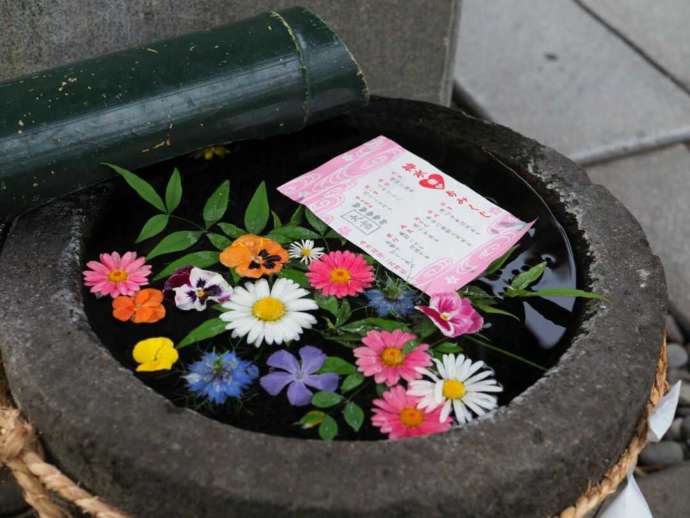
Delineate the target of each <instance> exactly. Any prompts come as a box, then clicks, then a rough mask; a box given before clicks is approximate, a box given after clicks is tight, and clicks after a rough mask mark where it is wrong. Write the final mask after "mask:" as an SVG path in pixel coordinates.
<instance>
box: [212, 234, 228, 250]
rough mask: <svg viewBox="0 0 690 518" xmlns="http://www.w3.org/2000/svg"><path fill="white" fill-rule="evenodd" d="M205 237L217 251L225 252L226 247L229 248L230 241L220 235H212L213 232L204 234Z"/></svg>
mask: <svg viewBox="0 0 690 518" xmlns="http://www.w3.org/2000/svg"><path fill="white" fill-rule="evenodd" d="M206 237H208V240H209V241H210V242H211V244H212V245H213V246H215V247H216V248H217V249H218V250H221V251H222V250H225V249H226V248H227V247H229V246H230V243H232V241H231V240H230V239H228V238H227V237H225V236H224V235H222V234H214V233H213V232H209V233H208V234H206Z"/></svg>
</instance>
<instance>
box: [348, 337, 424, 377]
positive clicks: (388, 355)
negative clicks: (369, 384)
mask: <svg viewBox="0 0 690 518" xmlns="http://www.w3.org/2000/svg"><path fill="white" fill-rule="evenodd" d="M415 338H417V337H416V336H415V335H413V334H410V333H406V332H404V331H400V330H396V331H369V332H368V333H367V335H366V336H365V337H364V338H362V343H363V344H364V347H357V348H356V349H355V350H354V351H352V352H353V353H354V355H355V356H356V357H357V362H356V363H357V367H358V368H359V371H360V372H361V373H362V374H364V375H365V376H373V377H374V381H376V383H385V384H386V385H388V386H389V387H392V386H393V385H395V384H396V383H398V382H399V381H400V378H403V379H404V380H405V381H412V380H415V379H419V378H421V377H422V375H421V374H420V373H419V372H417V370H416V369H417V368H422V367H428V366H430V365H431V356H430V355H429V353H427V352H426V351H427V349H428V348H429V346H428V345H427V344H419V345H418V346H417V347H415V348H414V349H413V350H412V351H411V352H409V353H407V354H405V352H404V350H403V349H404V346H405V344H406V343H407V342H409V341H410V340H414V339H415Z"/></svg>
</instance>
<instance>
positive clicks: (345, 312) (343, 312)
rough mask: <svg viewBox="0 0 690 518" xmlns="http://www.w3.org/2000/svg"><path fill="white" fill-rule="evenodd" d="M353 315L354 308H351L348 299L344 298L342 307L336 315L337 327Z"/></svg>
mask: <svg viewBox="0 0 690 518" xmlns="http://www.w3.org/2000/svg"><path fill="white" fill-rule="evenodd" d="M351 316H352V308H350V303H349V302H348V301H347V299H343V301H342V302H341V303H340V307H339V308H338V314H337V315H335V325H336V327H339V326H341V325H343V324H344V323H345V322H347V321H348V320H350V317H351Z"/></svg>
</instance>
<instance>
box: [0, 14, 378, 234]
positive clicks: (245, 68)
mask: <svg viewBox="0 0 690 518" xmlns="http://www.w3.org/2000/svg"><path fill="white" fill-rule="evenodd" d="M367 101H368V92H367V87H366V83H365V81H364V77H363V75H362V72H361V70H360V68H359V66H358V65H357V63H356V62H355V60H354V58H353V57H352V55H351V54H350V52H349V51H348V49H347V47H346V46H345V45H344V43H343V42H342V41H341V40H340V38H339V37H338V36H337V35H336V34H335V33H334V32H333V31H332V30H331V29H330V28H329V27H328V26H327V25H326V24H325V23H324V22H323V21H322V20H321V19H320V18H319V17H317V16H316V15H315V14H313V13H312V12H310V11H308V10H307V9H304V8H301V7H293V8H290V9H286V10H283V11H279V12H270V13H266V14H261V15H259V16H256V17H255V18H251V19H247V20H244V21H241V22H239V23H236V24H233V25H229V26H225V27H220V28H216V29H212V30H208V31H203V32H198V33H194V34H189V35H185V36H181V37H178V38H174V39H170V40H166V41H161V42H158V43H154V44H150V45H148V46H146V47H142V48H136V49H130V50H125V51H122V52H117V53H114V54H109V55H107V56H102V57H98V58H95V59H90V60H87V61H82V62H79V63H75V64H72V65H67V66H61V67H58V68H54V69H51V70H48V71H45V72H40V73H37V74H34V75H31V76H26V77H23V78H19V79H15V80H12V81H9V82H5V83H2V84H0V221H2V220H3V219H7V218H8V217H11V216H13V215H17V214H19V213H21V212H23V211H26V210H28V209H31V208H33V207H36V206H39V205H42V204H44V203H46V202H48V201H50V200H51V199H54V198H56V197H59V196H63V195H65V194H68V193H71V192H75V191H77V190H79V189H82V188H84V187H88V186H90V185H93V184H95V183H98V182H101V181H104V180H107V179H109V178H111V177H112V175H113V172H112V171H111V170H110V169H109V168H107V167H105V166H103V165H100V164H101V163H102V162H112V163H116V164H119V165H122V166H125V167H127V168H130V169H137V168H140V167H143V166H146V165H150V164H153V163H156V162H160V161H163V160H167V159H170V158H173V157H176V156H180V155H183V154H186V153H189V152H191V151H194V150H196V149H200V148H202V147H205V146H208V145H213V144H221V143H226V142H231V141H233V142H234V141H238V140H244V139H256V138H265V137H268V136H272V135H276V134H283V133H289V132H293V131H297V130H299V129H301V128H303V127H304V126H305V125H307V124H311V123H313V122H317V121H320V120H324V119H327V118H329V117H333V116H335V115H338V114H340V113H343V112H344V111H347V110H350V109H353V108H356V107H358V106H361V105H364V104H366V102H367Z"/></svg>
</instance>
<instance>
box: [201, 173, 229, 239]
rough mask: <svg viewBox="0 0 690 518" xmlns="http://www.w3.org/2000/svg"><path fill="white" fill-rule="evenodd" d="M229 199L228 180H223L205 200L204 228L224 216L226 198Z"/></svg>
mask: <svg viewBox="0 0 690 518" xmlns="http://www.w3.org/2000/svg"><path fill="white" fill-rule="evenodd" d="M229 199H230V180H225V181H224V182H223V183H221V184H220V185H219V186H218V188H217V189H216V190H215V191H213V194H211V196H210V197H209V198H208V200H206V204H205V205H204V211H203V216H204V221H205V222H206V228H210V227H211V226H212V225H214V224H215V223H217V222H218V221H220V218H222V217H223V216H225V211H227V210H228V200H229Z"/></svg>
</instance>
